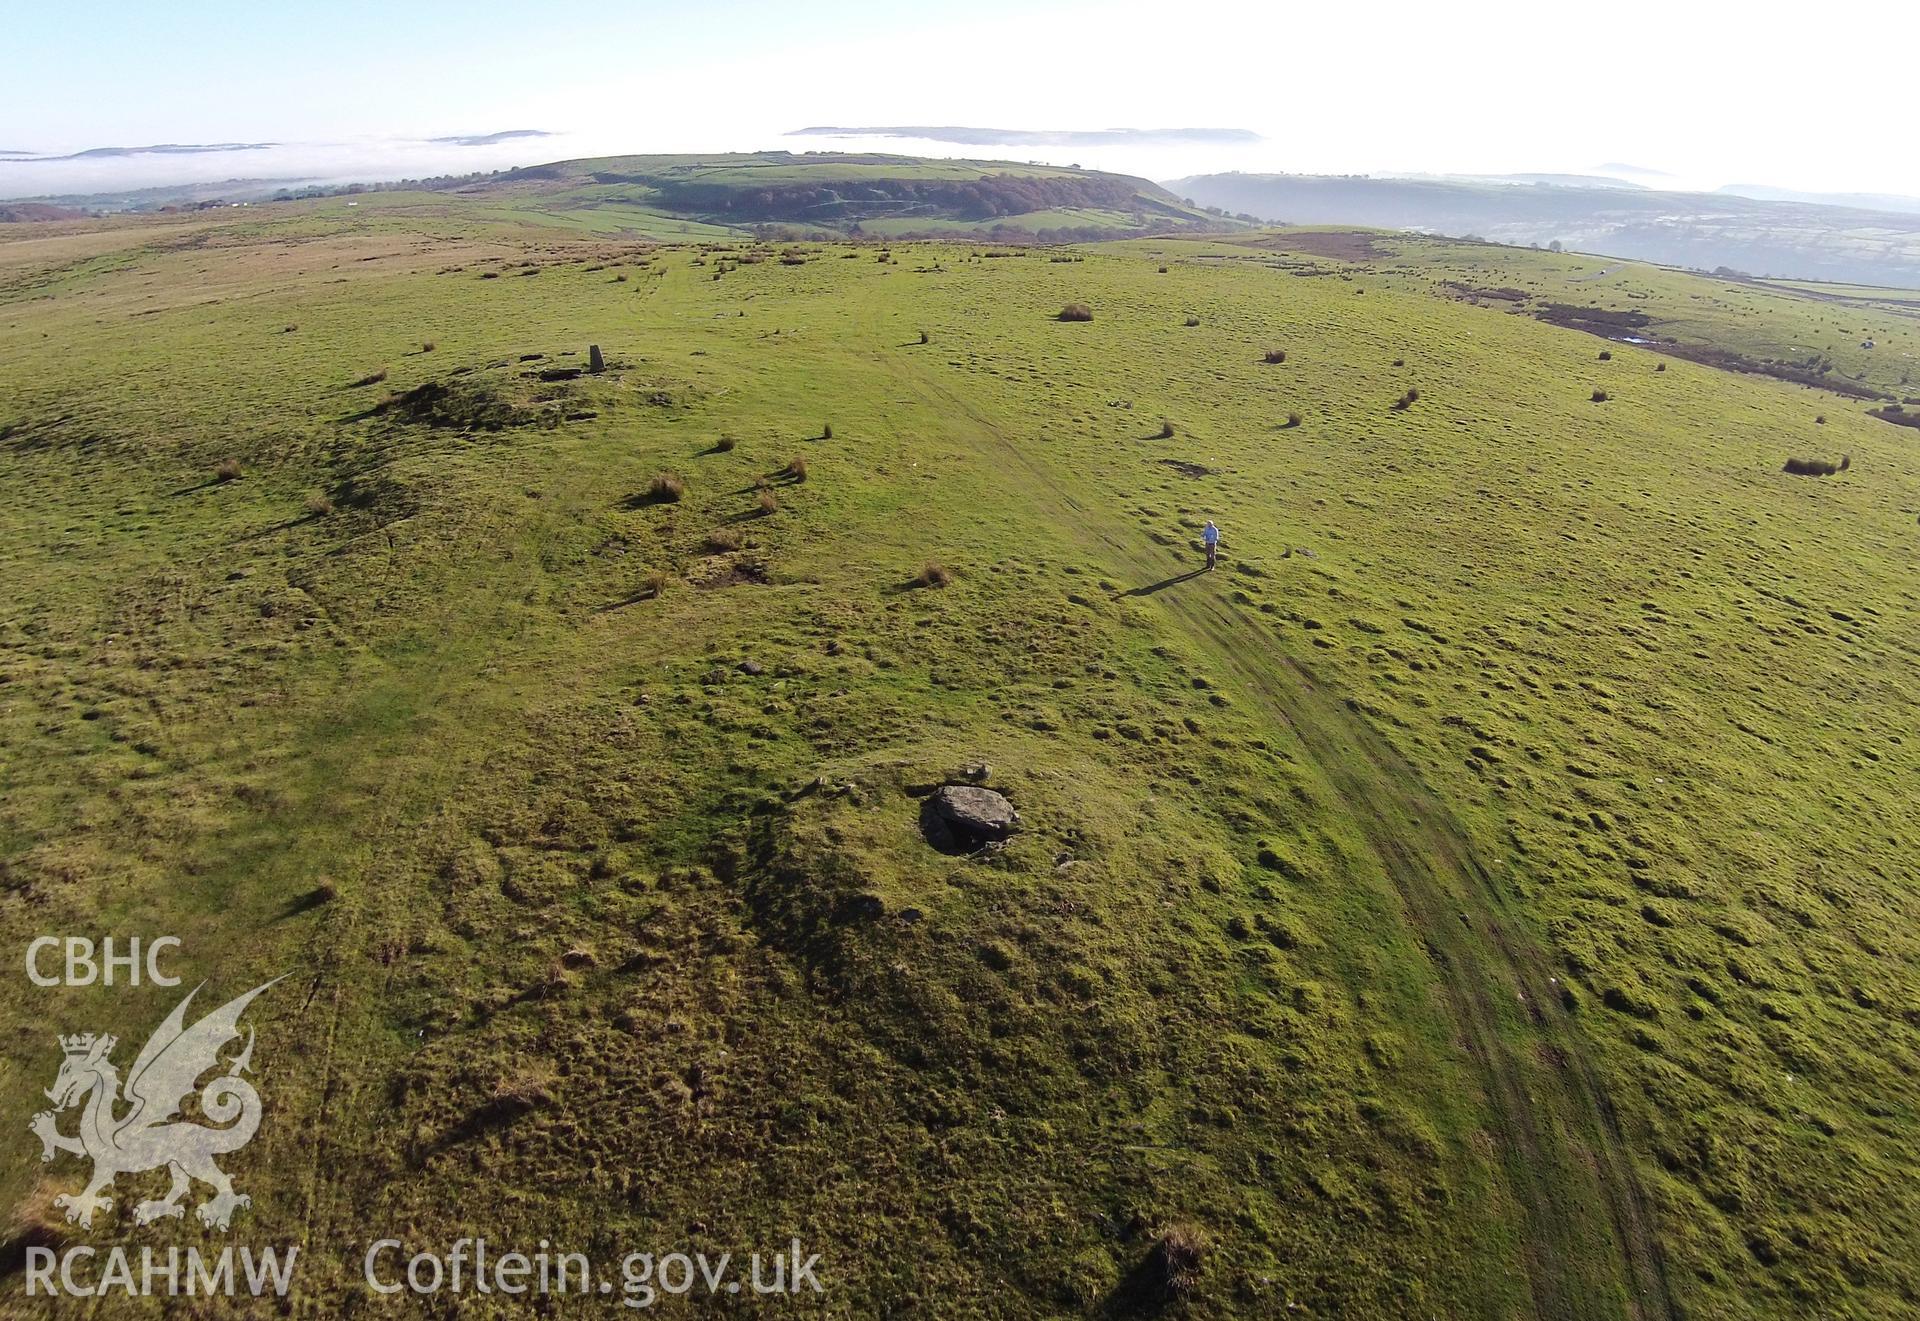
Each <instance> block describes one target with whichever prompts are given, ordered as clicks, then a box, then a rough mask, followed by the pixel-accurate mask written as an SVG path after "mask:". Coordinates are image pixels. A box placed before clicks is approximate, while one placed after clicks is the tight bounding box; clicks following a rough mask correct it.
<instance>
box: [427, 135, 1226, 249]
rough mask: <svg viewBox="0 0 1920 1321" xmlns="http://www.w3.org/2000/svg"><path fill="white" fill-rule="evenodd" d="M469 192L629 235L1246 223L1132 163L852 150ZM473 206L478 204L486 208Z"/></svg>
mask: <svg viewBox="0 0 1920 1321" xmlns="http://www.w3.org/2000/svg"><path fill="white" fill-rule="evenodd" d="M458 192H459V195H460V196H461V197H462V198H463V199H474V198H487V199H491V200H493V201H494V202H495V203H496V204H497V205H498V207H499V208H500V210H499V211H498V212H496V213H495V214H497V215H499V216H501V217H502V218H507V219H512V220H516V221H521V222H526V223H533V224H543V225H554V226H559V227H566V228H572V229H579V230H584V231H587V232H589V233H597V234H605V235H622V236H629V235H636V234H637V235H642V236H667V237H680V236H688V235H696V234H704V235H714V234H735V235H738V234H744V233H746V232H748V231H751V230H758V229H761V228H773V229H780V230H787V231H798V232H801V233H803V234H804V233H814V234H821V235H828V236H831V235H836V234H848V233H857V234H865V235H868V236H872V237H882V238H886V237H894V238H900V237H907V236H915V235H917V236H921V237H948V236H954V237H966V236H970V235H978V236H981V237H991V238H998V239H1002V240H1021V241H1031V240H1033V239H1048V240H1051V241H1055V242H1059V241H1064V240H1071V239H1076V238H1079V239H1098V238H1111V237H1121V236H1125V235H1127V234H1129V233H1142V232H1146V233H1164V232H1169V231H1173V230H1179V229H1220V228H1233V227H1234V225H1233V223H1232V222H1230V221H1225V220H1223V219H1220V218H1218V217H1215V216H1210V215H1208V214H1207V213H1205V212H1203V211H1200V210H1197V209H1195V208H1194V207H1191V206H1189V205H1187V204H1186V203H1184V202H1182V201H1180V200H1179V199H1178V198H1176V197H1174V196H1173V195H1172V194H1171V193H1169V192H1167V191H1166V190H1165V189H1163V188H1161V187H1159V186H1158V185H1157V184H1152V183H1148V182H1147V181H1146V180H1145V179H1135V178H1130V177H1128V176H1126V175H1118V174H1105V173H1102V172H1100V171H1097V170H1081V169H1075V168H1068V167H1064V166H1053V165H1017V164H1012V163H1009V162H1005V161H964V160H918V159H915V158H912V157H906V156H887V155H873V154H861V153H851V152H807V153H805V154H795V153H793V152H786V151H768V152H756V153H751V154H733V155H720V156H609V157H602V158H597V159H592V160H577V161H558V162H555V163H553V164H550V165H537V166H531V167H528V168H526V169H520V170H511V171H508V172H507V173H506V174H504V175H502V176H500V177H498V178H497V179H492V180H488V181H485V182H483V183H478V184H471V185H467V186H464V187H461V188H460V189H459V190H458ZM461 214H462V216H463V218H464V217H471V216H472V215H473V210H472V209H471V208H463V209H462V212H461Z"/></svg>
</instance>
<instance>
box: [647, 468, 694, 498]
mask: <svg viewBox="0 0 1920 1321" xmlns="http://www.w3.org/2000/svg"><path fill="white" fill-rule="evenodd" d="M686 493H687V484H686V482H684V481H683V480H681V478H680V477H679V476H678V475H677V474H675V473H670V472H663V473H656V474H654V478H653V480H652V481H650V482H648V483H647V499H648V501H649V502H651V503H653V504H657V505H671V504H678V503H679V502H680V499H681V497H683V496H685V495H686Z"/></svg>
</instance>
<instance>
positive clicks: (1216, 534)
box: [1200, 518, 1220, 573]
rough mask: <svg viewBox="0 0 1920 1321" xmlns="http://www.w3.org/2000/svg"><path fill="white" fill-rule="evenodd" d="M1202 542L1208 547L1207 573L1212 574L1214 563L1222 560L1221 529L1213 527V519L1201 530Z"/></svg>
mask: <svg viewBox="0 0 1920 1321" xmlns="http://www.w3.org/2000/svg"><path fill="white" fill-rule="evenodd" d="M1200 540H1201V541H1202V542H1204V543H1205V544H1206V547H1207V572H1208V573H1212V572H1213V566H1214V563H1215V562H1216V561H1217V560H1218V559H1219V558H1220V529H1219V528H1217V527H1215V526H1214V525H1213V520H1212V519H1211V518H1209V519H1208V520H1207V525H1206V526H1205V527H1204V528H1202V529H1200Z"/></svg>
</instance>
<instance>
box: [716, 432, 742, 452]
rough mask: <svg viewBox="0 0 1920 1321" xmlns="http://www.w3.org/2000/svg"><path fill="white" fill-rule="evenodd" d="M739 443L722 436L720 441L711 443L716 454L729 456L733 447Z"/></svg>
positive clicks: (731, 438) (729, 437)
mask: <svg viewBox="0 0 1920 1321" xmlns="http://www.w3.org/2000/svg"><path fill="white" fill-rule="evenodd" d="M739 443H740V442H739V441H737V440H735V439H734V438H733V437H732V436H722V437H720V439H718V440H716V441H714V442H713V448H714V451H715V452H716V453H719V454H731V453H733V447H734V446H735V445H738V444H739Z"/></svg>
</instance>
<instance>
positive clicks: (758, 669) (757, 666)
mask: <svg viewBox="0 0 1920 1321" xmlns="http://www.w3.org/2000/svg"><path fill="white" fill-rule="evenodd" d="M766 670H767V667H766V666H764V665H762V664H761V663H760V662H759V661H757V660H744V661H741V662H740V673H742V674H765V673H766Z"/></svg>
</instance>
